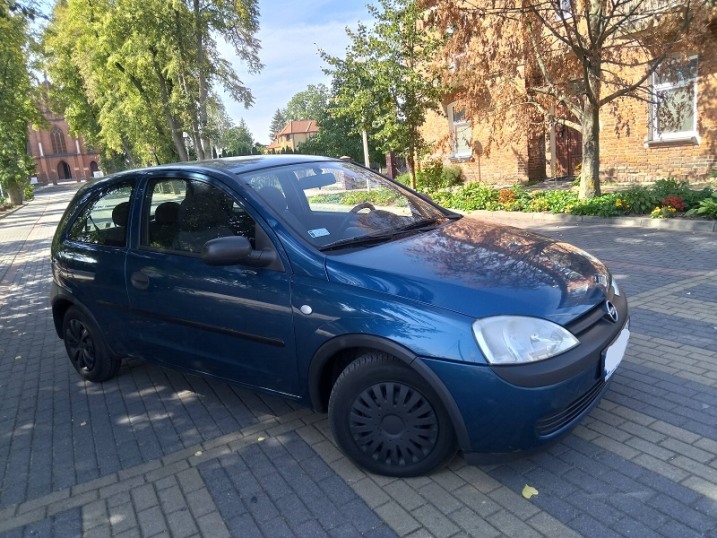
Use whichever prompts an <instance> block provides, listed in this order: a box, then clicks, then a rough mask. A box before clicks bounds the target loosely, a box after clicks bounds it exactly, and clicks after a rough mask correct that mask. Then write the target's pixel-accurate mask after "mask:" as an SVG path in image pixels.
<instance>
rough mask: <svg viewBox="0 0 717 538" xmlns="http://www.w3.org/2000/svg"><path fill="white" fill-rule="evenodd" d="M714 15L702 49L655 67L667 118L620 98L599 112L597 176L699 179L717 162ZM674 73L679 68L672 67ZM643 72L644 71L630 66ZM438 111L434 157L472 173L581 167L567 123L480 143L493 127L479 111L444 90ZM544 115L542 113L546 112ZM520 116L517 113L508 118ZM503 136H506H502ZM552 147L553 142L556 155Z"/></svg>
mask: <svg viewBox="0 0 717 538" xmlns="http://www.w3.org/2000/svg"><path fill="white" fill-rule="evenodd" d="M715 59H717V22H713V23H712V25H710V32H709V33H708V34H707V35H705V36H704V39H702V40H701V41H700V46H699V49H697V50H688V51H682V55H681V56H680V64H679V65H677V67H676V69H675V70H674V71H672V72H671V74H670V75H669V76H668V75H667V74H665V73H664V72H661V71H660V70H658V71H657V72H656V73H655V74H654V75H653V76H652V77H651V79H650V80H649V84H650V85H651V87H652V89H653V90H654V91H656V92H657V91H659V92H660V93H661V95H663V96H666V100H665V101H664V103H665V104H664V105H663V106H664V107H665V108H673V109H674V110H673V112H674V114H673V117H671V118H670V119H669V120H665V119H664V117H665V116H664V114H663V115H661V114H660V113H659V112H658V105H657V104H655V103H651V102H648V101H647V100H644V101H639V100H636V99H631V98H620V99H618V100H617V101H614V102H613V103H611V104H610V105H609V106H604V107H602V109H601V112H600V176H601V178H604V179H609V180H613V181H621V182H639V181H655V180H658V179H664V178H668V177H672V178H675V179H679V180H688V181H698V180H703V179H705V178H707V177H710V175H711V173H712V172H713V171H714V170H715V169H717V63H716V62H715ZM675 73H676V74H675ZM626 74H628V75H632V76H633V77H635V78H639V76H641V75H642V73H637V72H634V73H626ZM441 109H442V110H441V112H438V113H430V114H429V115H428V118H427V120H426V122H425V124H424V126H423V134H424V137H425V139H426V140H427V141H428V142H429V143H430V144H431V145H432V147H433V151H434V153H433V157H437V158H440V159H441V160H443V161H444V162H445V163H451V164H457V165H459V166H460V167H461V169H462V170H463V173H464V176H465V178H466V179H467V180H468V181H484V182H489V183H503V184H506V183H515V182H519V181H523V182H524V181H528V180H542V179H545V178H551V177H572V176H575V175H577V173H579V167H578V164H579V163H581V161H582V148H581V144H582V138H581V134H580V133H579V132H578V131H575V130H573V129H571V128H569V127H567V126H560V125H555V126H554V127H553V128H552V129H551V128H550V127H546V128H544V129H543V130H542V132H538V133H537V134H536V133H534V134H529V133H528V130H527V129H526V130H525V132H524V133H523V134H520V133H519V134H518V135H517V136H514V137H513V138H512V139H510V140H508V141H506V142H504V143H502V144H499V145H498V144H492V145H491V148H490V152H489V154H487V155H486V154H485V153H484V151H483V148H484V145H485V144H486V143H487V141H488V140H489V138H490V137H491V135H492V134H495V133H494V132H492V131H491V126H489V125H488V124H487V123H486V122H481V119H480V118H467V117H465V116H464V114H463V113H462V111H461V110H459V109H458V108H457V106H456V102H455V100H454V98H453V97H452V96H446V97H445V98H444V100H443V102H442V107H441ZM541 120H542V118H541ZM519 121H522V122H523V123H525V121H526V120H525V119H522V120H520V119H518V118H517V117H514V118H512V119H510V118H509V119H508V121H506V125H510V124H511V123H513V124H515V125H520V123H516V122H519ZM498 138H501V137H500V136H499V137H498ZM551 148H554V149H555V152H554V153H555V155H554V162H551V161H552V159H553V156H552V155H551Z"/></svg>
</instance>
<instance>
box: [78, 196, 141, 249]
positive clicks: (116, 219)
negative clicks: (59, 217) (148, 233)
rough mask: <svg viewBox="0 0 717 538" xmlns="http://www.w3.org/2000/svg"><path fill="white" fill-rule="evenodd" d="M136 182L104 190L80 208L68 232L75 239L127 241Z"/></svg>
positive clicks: (114, 243) (105, 242) (119, 244)
mask: <svg viewBox="0 0 717 538" xmlns="http://www.w3.org/2000/svg"><path fill="white" fill-rule="evenodd" d="M131 197H132V184H129V183H123V184H120V185H116V186H114V187H112V188H110V189H109V190H106V191H104V192H103V193H101V194H99V195H98V196H97V197H95V198H93V199H92V200H90V202H89V203H88V204H87V205H86V206H85V207H84V208H83V209H82V211H80V213H79V214H78V215H77V218H76V219H75V220H74V222H73V223H72V225H71V226H70V230H69V232H68V234H67V237H68V239H70V240H71V241H78V242H80V243H91V244H95V245H110V246H116V247H124V246H126V244H127V228H128V224H129V209H130V199H131Z"/></svg>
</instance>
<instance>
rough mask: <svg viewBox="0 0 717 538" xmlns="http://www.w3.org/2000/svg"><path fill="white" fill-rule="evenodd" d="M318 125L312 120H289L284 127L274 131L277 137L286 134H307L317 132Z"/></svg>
mask: <svg viewBox="0 0 717 538" xmlns="http://www.w3.org/2000/svg"><path fill="white" fill-rule="evenodd" d="M318 132H319V126H318V125H316V122H315V121H314V120H296V121H290V122H289V123H287V124H286V125H284V128H283V129H282V130H281V131H279V132H278V133H276V136H277V138H278V137H280V136H283V135H288V134H309V133H318Z"/></svg>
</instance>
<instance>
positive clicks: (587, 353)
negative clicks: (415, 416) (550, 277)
mask: <svg viewBox="0 0 717 538" xmlns="http://www.w3.org/2000/svg"><path fill="white" fill-rule="evenodd" d="M611 302H612V303H613V304H614V306H615V307H616V308H617V311H618V313H619V318H618V319H619V321H618V322H615V321H614V320H612V319H610V318H609V317H608V316H606V315H604V310H605V309H604V306H603V305H599V306H598V307H596V308H595V309H593V311H591V312H589V313H587V314H586V315H585V316H583V317H582V318H580V319H579V320H576V321H575V322H574V323H572V324H571V325H570V326H569V327H568V329H570V330H571V332H573V334H575V335H576V336H577V337H578V339H579V340H580V345H579V346H577V347H576V348H574V349H573V350H570V351H568V352H566V353H563V354H562V355H560V356H558V357H555V358H553V359H548V360H545V361H540V362H538V363H533V364H526V365H515V366H502V367H491V366H489V365H476V364H467V363H461V362H448V361H443V360H437V359H428V358H422V359H419V360H421V361H422V362H423V363H424V364H425V366H427V367H428V368H429V369H430V370H432V371H433V373H434V374H435V375H436V376H437V377H438V378H439V379H440V381H441V382H442V383H443V385H444V386H445V387H446V389H447V391H446V392H447V393H449V394H450V395H451V397H452V398H453V401H454V402H453V403H455V408H457V411H458V413H457V414H458V415H459V417H458V420H460V421H462V424H458V425H456V430H457V431H464V432H465V435H463V436H459V438H461V445H462V446H461V449H462V450H463V452H464V454H465V455H466V459H467V461H469V462H486V461H494V460H495V459H499V458H502V457H504V456H505V455H509V454H515V453H517V452H523V451H530V450H532V449H536V448H538V447H541V446H543V445H546V444H548V443H550V442H553V441H555V440H556V439H558V438H560V437H561V436H562V435H563V434H565V433H567V432H568V431H569V430H570V429H572V428H573V427H574V426H575V425H576V424H577V423H578V422H579V421H580V420H581V419H582V417H584V416H585V415H586V414H588V413H589V412H590V411H591V410H592V409H593V408H594V407H595V405H597V403H598V402H599V401H600V399H601V398H602V396H603V395H604V394H605V392H606V391H607V388H608V387H609V384H610V380H611V379H612V377H611V375H610V374H612V371H610V370H613V371H614V364H613V365H611V364H610V362H614V360H615V357H614V355H615V349H616V348H617V349H618V352H619V354H622V353H624V346H625V344H626V338H627V336H628V334H629V333H628V332H627V328H628V326H629V320H628V312H627V302H626V301H625V299H624V297H622V298H621V297H617V296H615V297H614V298H611ZM605 313H606V312H605ZM621 336H622V338H621ZM611 346H613V351H612V352H611V357H610V359H609V360H608V365H607V366H606V355H607V353H606V352H607V350H608V349H609V348H610V347H611ZM455 421H456V417H455V416H454V422H455Z"/></svg>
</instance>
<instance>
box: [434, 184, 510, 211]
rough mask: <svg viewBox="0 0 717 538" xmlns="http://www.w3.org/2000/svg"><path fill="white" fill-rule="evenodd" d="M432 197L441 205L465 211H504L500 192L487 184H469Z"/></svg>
mask: <svg viewBox="0 0 717 538" xmlns="http://www.w3.org/2000/svg"><path fill="white" fill-rule="evenodd" d="M432 197H433V200H435V202H436V203H438V204H440V205H444V206H446V207H451V208H453V209H460V210H463V211H475V210H478V209H485V210H487V211H497V210H500V209H502V207H501V204H500V202H498V191H497V190H495V189H494V188H493V187H491V186H490V185H487V184H485V183H468V184H466V185H465V186H463V187H461V188H460V189H458V190H455V191H447V190H442V191H437V192H435V193H433V194H432Z"/></svg>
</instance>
